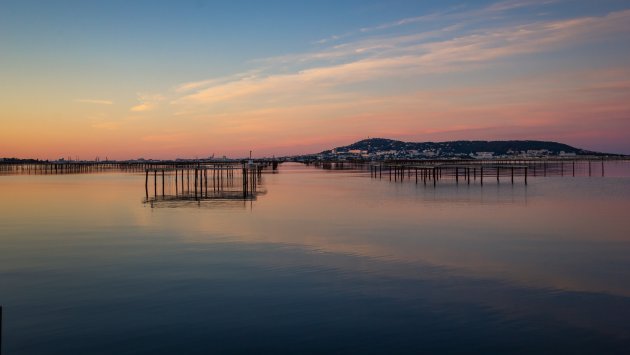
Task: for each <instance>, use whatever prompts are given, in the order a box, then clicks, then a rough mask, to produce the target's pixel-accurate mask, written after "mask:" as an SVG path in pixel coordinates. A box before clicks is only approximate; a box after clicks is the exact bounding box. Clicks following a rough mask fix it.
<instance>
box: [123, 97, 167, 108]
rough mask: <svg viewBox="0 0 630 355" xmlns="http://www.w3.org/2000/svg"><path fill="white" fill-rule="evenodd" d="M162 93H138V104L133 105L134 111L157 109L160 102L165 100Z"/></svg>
mask: <svg viewBox="0 0 630 355" xmlns="http://www.w3.org/2000/svg"><path fill="white" fill-rule="evenodd" d="M164 99H165V97H164V96H163V95H162V94H138V102H139V103H138V104H137V105H135V106H132V107H131V108H130V111H132V112H146V111H152V110H154V109H156V108H157V107H158V105H159V103H160V102H162V101H164Z"/></svg>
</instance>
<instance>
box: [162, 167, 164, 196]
mask: <svg viewBox="0 0 630 355" xmlns="http://www.w3.org/2000/svg"><path fill="white" fill-rule="evenodd" d="M162 197H164V169H162Z"/></svg>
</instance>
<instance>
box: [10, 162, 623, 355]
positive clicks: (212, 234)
mask: <svg viewBox="0 0 630 355" xmlns="http://www.w3.org/2000/svg"><path fill="white" fill-rule="evenodd" d="M292 170H293V172H292ZM368 176H369V175H368ZM265 179H266V180H265V183H266V188H267V190H268V194H267V195H266V196H265V198H262V199H259V200H258V201H255V202H254V204H255V208H253V209H233V208H228V209H222V208H217V209H203V208H202V209H195V208H192V209H191V208H166V209H151V208H146V205H143V204H142V203H140V202H139V201H140V198H139V197H142V194H143V192H144V191H143V186H142V184H143V179H142V177H140V176H139V175H85V176H74V177H71V178H69V177H67V176H62V177H51V176H49V177H3V180H2V182H3V183H2V185H0V192H1V193H2V195H3V196H4V197H5V198H4V199H3V200H2V201H3V202H1V203H0V222H1V223H0V235H1V236H2V237H1V238H2V243H1V244H0V249H1V250H0V251H1V254H2V255H3V257H2V259H0V282H1V283H0V300H1V303H2V304H3V305H4V307H5V308H4V315H5V323H4V325H5V331H4V332H5V334H4V335H5V338H4V339H5V346H6V348H5V350H8V351H9V350H11V351H13V352H18V353H29V352H34V353H81V352H83V353H85V352H89V353H99V352H100V353H112V352H115V353H125V352H127V353H134V352H144V353H174V352H177V349H182V347H185V348H186V349H190V351H188V353H195V351H193V350H194V349H196V348H199V349H200V351H199V352H198V353H207V352H208V351H211V350H215V351H226V350H241V351H245V350H249V351H262V350H263V349H264V350H268V351H286V352H290V351H297V350H300V352H304V351H303V350H304V349H309V350H312V351H313V352H326V351H344V350H346V351H353V352H357V351H360V352H370V351H373V352H383V351H392V350H395V351H396V352H400V350H402V349H407V350H410V351H420V350H427V351H431V350H432V351H436V350H450V351H457V352H461V351H480V352H481V351H490V350H493V351H495V352H496V351H501V352H505V351H510V350H524V351H527V352H539V351H540V350H543V349H544V350H546V351H549V352H553V351H554V350H555V351H562V352H590V351H594V350H597V351H598V352H606V351H614V350H620V349H623V347H624V346H626V347H627V346H628V337H629V336H630V329H629V327H628V326H627V322H626V320H627V319H628V318H629V316H630V314H629V313H628V312H630V311H629V310H630V299H629V298H628V297H629V296H630V285H629V284H628V282H627V280H629V279H630V275H629V273H630V257H628V255H630V253H629V252H630V243H629V242H630V240H629V237H628V236H629V235H630V227H629V226H628V224H627V223H625V221H626V216H627V213H626V212H627V209H628V207H630V199H629V197H630V196H629V195H630V188H629V187H630V182H629V181H628V180H627V179H623V178H620V179H615V178H610V179H609V178H606V179H598V180H596V181H593V180H589V179H562V180H560V179H555V178H554V179H551V178H550V179H544V180H543V179H537V180H532V181H531V182H530V185H529V186H527V187H524V186H519V185H515V186H513V187H512V186H508V185H505V186H504V185H501V186H499V187H497V186H493V185H487V186H484V188H483V189H481V188H480V187H479V186H471V187H470V188H468V187H467V186H461V185H460V186H440V187H439V188H438V189H432V188H426V189H425V188H424V187H416V186H415V185H414V184H409V183H405V184H400V183H399V184H394V183H392V184H390V183H389V182H386V181H377V180H370V179H369V177H367V178H366V177H363V176H356V174H355V175H353V174H350V175H339V174H330V173H327V172H321V171H319V170H314V169H312V170H311V169H304V168H301V167H299V166H291V165H286V166H283V167H282V168H281V173H280V174H277V175H269V176H265ZM624 342H625V343H624ZM44 349H46V350H44ZM51 349H52V350H54V349H57V350H56V351H52V350H51ZM48 350H51V351H48ZM123 350H124V351H123ZM9 353H10V352H9Z"/></svg>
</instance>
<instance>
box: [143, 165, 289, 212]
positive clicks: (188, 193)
mask: <svg viewBox="0 0 630 355" xmlns="http://www.w3.org/2000/svg"><path fill="white" fill-rule="evenodd" d="M265 167H266V166H265V165H262V164H253V163H251V164H207V165H203V166H201V165H199V166H194V167H189V166H183V167H177V166H175V167H169V168H164V167H162V168H155V167H154V168H148V169H146V170H145V185H144V187H145V201H144V202H145V203H150V204H151V205H152V206H153V205H154V204H155V203H156V202H173V201H198V202H200V201H207V200H214V201H216V200H244V201H247V200H254V199H256V197H257V195H258V194H259V188H260V185H261V183H262V172H263V169H264V168H265ZM276 167H277V165H276ZM237 176H238V177H240V180H241V181H240V182H241V183H237V181H238V179H237ZM151 187H152V188H151Z"/></svg>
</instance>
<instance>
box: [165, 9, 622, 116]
mask: <svg viewBox="0 0 630 355" xmlns="http://www.w3.org/2000/svg"><path fill="white" fill-rule="evenodd" d="M513 6H516V5H513ZM504 7H508V4H507V3H506V5H504ZM439 31H440V33H441V34H444V33H448V32H449V31H452V27H446V28H444V29H442V30H439ZM434 32H435V31H430V32H428V33H418V34H413V35H402V36H391V37H378V38H368V39H362V40H360V41H356V42H354V43H347V44H344V45H343V46H335V47H333V48H331V49H330V50H325V51H323V52H318V53H307V54H303V55H296V56H295V57H294V58H293V60H298V61H300V60H304V59H303V58H306V57H311V58H313V57H320V58H331V57H335V56H338V57H339V58H343V59H346V60H345V62H343V63H341V64H337V63H334V62H333V63H329V64H326V65H319V66H311V67H306V68H304V69H300V70H297V71H294V72H290V73H282V74H276V73H273V72H268V73H259V74H258V75H251V74H250V75H241V76H237V77H238V79H235V80H232V81H229V80H227V81H224V80H221V81H216V80H215V81H212V80H210V81H203V82H197V83H192V84H184V85H183V86H182V87H185V88H186V90H181V89H180V90H178V92H184V91H186V94H184V95H183V96H181V97H179V98H178V99H176V100H174V103H175V104H206V105H215V104H219V103H228V102H232V101H235V100H243V99H245V98H253V97H258V98H259V99H260V98H269V97H270V96H276V99H281V98H282V97H285V98H286V97H294V98H296V97H299V96H302V97H304V96H308V94H324V93H330V90H331V89H334V88H338V87H341V86H344V85H350V84H354V83H359V82H368V81H375V80H384V79H388V78H401V77H405V78H409V77H413V76H421V75H427V74H436V73H448V72H454V71H463V70H469V69H471V68H472V69H474V68H479V66H487V65H491V64H492V62H493V61H496V60H499V59H502V58H509V57H513V56H516V55H521V54H529V53H538V52H544V51H550V50H557V49H558V48H562V47H563V46H569V45H572V44H575V43H582V42H587V41H592V40H597V39H600V38H606V37H607V36H608V35H611V34H619V33H628V34H630V10H626V11H618V12H612V13H609V14H607V15H604V16H596V17H581V18H574V19H568V20H556V21H543V22H534V23H527V24H521V25H513V26H503V27H498V28H487V29H477V30H475V31H473V32H471V33H468V34H466V35H460V36H456V37H452V38H448V39H440V40H431V39H432V37H433V36H435V33H434ZM333 53H334V54H333ZM357 53H366V54H365V55H364V56H359V57H357ZM286 60H291V58H289V57H287V59H286ZM268 102H269V101H268ZM275 102H277V100H276V101H275ZM261 104H264V102H261Z"/></svg>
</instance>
